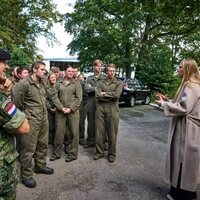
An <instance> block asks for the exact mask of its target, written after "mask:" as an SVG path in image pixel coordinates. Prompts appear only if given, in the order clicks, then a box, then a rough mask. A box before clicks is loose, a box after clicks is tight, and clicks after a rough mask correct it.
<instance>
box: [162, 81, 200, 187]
mask: <svg viewBox="0 0 200 200" xmlns="http://www.w3.org/2000/svg"><path fill="white" fill-rule="evenodd" d="M163 109H164V113H165V115H166V116H168V117H171V122H170V127H169V135H168V149H167V155H166V165H165V179H166V181H168V182H170V183H171V184H172V186H174V187H177V183H178V175H179V170H180V165H181V163H182V173H181V183H180V188H181V189H184V190H188V191H196V188H197V184H198V183H200V85H199V84H197V83H194V82H187V83H186V84H185V85H184V87H183V89H182V90H181V92H180V94H179V96H178V98H177V100H176V101H175V102H173V103H172V102H164V103H163Z"/></svg>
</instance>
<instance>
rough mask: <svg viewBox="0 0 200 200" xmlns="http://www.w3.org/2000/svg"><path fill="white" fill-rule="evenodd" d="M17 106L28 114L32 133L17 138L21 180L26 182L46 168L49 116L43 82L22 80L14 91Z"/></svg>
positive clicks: (29, 79)
mask: <svg viewBox="0 0 200 200" xmlns="http://www.w3.org/2000/svg"><path fill="white" fill-rule="evenodd" d="M12 93H13V95H12V96H13V101H14V102H15V104H16V106H17V107H18V108H19V109H20V110H21V111H23V112H24V113H25V114H26V117H27V119H28V121H29V124H30V132H29V134H26V135H19V136H18V137H17V150H18V152H19V161H20V164H21V178H22V180H26V179H29V178H32V176H33V167H34V166H33V163H32V159H33V158H34V161H35V170H40V169H44V168H45V167H46V157H47V150H48V127H49V125H48V116H47V107H46V90H45V86H44V83H43V82H42V81H40V82H35V81H34V80H33V79H32V78H31V77H28V78H26V79H23V80H21V81H20V82H19V83H18V84H17V85H16V86H15V87H14V90H13V91H12Z"/></svg>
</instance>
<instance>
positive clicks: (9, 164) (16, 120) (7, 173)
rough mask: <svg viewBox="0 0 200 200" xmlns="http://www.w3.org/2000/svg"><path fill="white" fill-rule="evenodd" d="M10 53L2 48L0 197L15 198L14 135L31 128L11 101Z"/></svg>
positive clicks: (0, 74)
mask: <svg viewBox="0 0 200 200" xmlns="http://www.w3.org/2000/svg"><path fill="white" fill-rule="evenodd" d="M9 59H10V54H9V53H8V52H7V51H5V50H3V49H0V199H1V200H4V199H5V200H6V199H9V200H15V199H16V187H17V183H18V167H17V163H16V162H17V160H16V158H17V156H18V153H17V152H16V150H15V141H14V137H15V136H16V134H25V133H28V132H29V130H30V127H29V124H28V121H27V119H26V118H25V114H24V113H22V112H21V111H20V110H18V109H17V108H16V107H15V105H14V104H13V103H12V102H11V97H10V89H11V88H10V86H11V85H12V84H11V81H10V80H8V79H7V78H6V75H5V72H6V71H7V70H8V69H9V66H8V64H7V63H6V60H9Z"/></svg>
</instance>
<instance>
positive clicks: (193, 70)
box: [175, 58, 200, 99]
mask: <svg viewBox="0 0 200 200" xmlns="http://www.w3.org/2000/svg"><path fill="white" fill-rule="evenodd" d="M180 65H181V66H182V67H183V77H182V81H181V84H180V86H179V88H178V90H177V92H176V95H175V99H177V97H178V95H179V93H180V91H181V90H182V88H183V87H184V85H185V84H186V83H189V82H195V83H198V84H200V74H199V68H198V64H197V62H196V61H195V60H194V59H192V58H187V59H183V60H182V61H181V62H180Z"/></svg>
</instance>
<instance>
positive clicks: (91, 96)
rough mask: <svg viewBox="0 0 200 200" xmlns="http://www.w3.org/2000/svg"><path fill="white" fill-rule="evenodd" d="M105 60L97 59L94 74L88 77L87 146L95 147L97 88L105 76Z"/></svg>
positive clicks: (86, 87)
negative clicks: (103, 70)
mask: <svg viewBox="0 0 200 200" xmlns="http://www.w3.org/2000/svg"><path fill="white" fill-rule="evenodd" d="M102 64H103V62H102V61H101V60H95V61H94V62H93V70H94V75H92V76H89V77H88V78H87V82H86V85H85V90H86V92H87V94H88V96H87V122H88V128H87V142H86V144H85V146H84V147H85V148H89V147H93V146H94V144H95V129H96V128H95V112H96V101H95V88H96V87H97V85H98V83H99V82H100V81H101V80H102V79H104V78H105V77H104V76H103V75H102V74H101V69H102Z"/></svg>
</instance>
